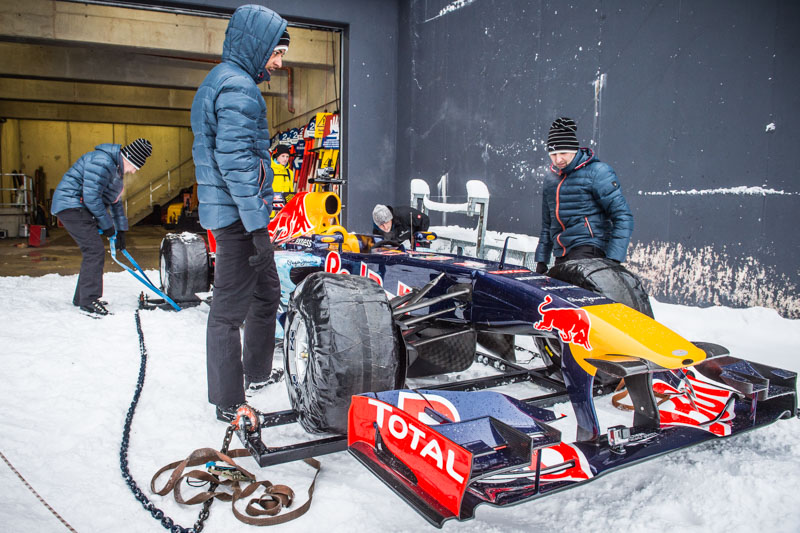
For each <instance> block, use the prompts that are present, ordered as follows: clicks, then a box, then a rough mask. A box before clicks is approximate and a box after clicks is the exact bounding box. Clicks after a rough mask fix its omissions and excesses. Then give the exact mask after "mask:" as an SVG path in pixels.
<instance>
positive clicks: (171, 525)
mask: <svg viewBox="0 0 800 533" xmlns="http://www.w3.org/2000/svg"><path fill="white" fill-rule="evenodd" d="M136 332H137V334H138V335H139V352H140V353H141V364H140V365H139V378H138V380H137V382H136V391H135V392H134V393H133V400H132V401H131V406H130V407H129V408H128V414H127V415H126V416H125V426H124V428H123V430H122V444H121V446H120V449H119V466H120V470H121V471H122V479H124V480H125V483H127V485H128V488H130V489H131V492H132V493H133V496H134V497H135V498H136V499H137V500H138V501H139V503H141V504H142V507H144V509H145V510H146V511H148V512H149V513H150V514H151V515H152V516H153V518H155V519H156V520H158V521H159V522H160V523H161V525H162V526H163V527H164V529H167V530H169V531H170V532H172V533H200V532H201V531H202V530H203V527H204V526H205V521H206V520H207V519H208V517H209V515H210V510H209V509H210V507H211V504H212V503H213V501H214V498H211V499H209V500H206V501H205V502H204V503H203V508H202V509H201V510H200V514H199V515H198V517H197V521H196V522H195V523H194V526H193V527H191V528H185V527H183V526H181V525H179V524H176V523H175V521H174V520H173V519H172V518H170V517H169V516H167V515H165V514H164V511H162V510H161V509H159V508H158V507H156V505H155V504H154V503H153V502H151V501H150V500H149V499H148V497H147V495H145V494H144V492H142V489H140V488H139V486H138V485H137V484H136V481H134V479H133V476H131V473H130V471H129V470H128V447H129V445H130V434H131V423H132V422H133V415H134V412H135V411H136V406H137V405H138V403H139V397H140V396H141V394H142V388H144V377H145V370H146V369H147V347H146V346H145V344H144V332H143V331H142V321H141V319H140V317H139V310H138V309H137V310H136ZM233 429H234V428H233V426H232V425H231V426H228V429H227V430H226V431H225V438H224V439H223V441H222V449H221V451H222V453H224V454H227V453H228V448H229V446H230V443H231V438H232V437H233ZM217 486H218V485H217V484H216V483H212V484H211V486H210V490H211V492H213V491H214V490H215V489H216V488H217Z"/></svg>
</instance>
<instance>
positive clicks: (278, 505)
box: [150, 448, 322, 526]
mask: <svg viewBox="0 0 800 533" xmlns="http://www.w3.org/2000/svg"><path fill="white" fill-rule="evenodd" d="M249 456H250V452H248V451H247V450H245V449H237V450H231V451H229V452H228V454H224V453H222V452H219V451H217V450H214V449H213V448H200V449H197V450H195V451H193V452H192V453H191V454H189V456H188V457H187V458H186V459H184V460H183V461H175V462H173V463H170V464H168V465H166V466H164V467H162V468H160V469H159V470H158V472H156V473H155V475H153V479H151V480H150V490H151V491H152V492H153V493H154V494H158V495H159V496H164V495H166V494H167V493H168V492H170V491H172V492H173V494H174V495H175V501H176V502H178V503H180V504H184V505H196V504H202V503H205V502H206V501H208V500H210V499H212V498H216V499H218V500H221V501H226V502H228V501H229V502H231V509H232V510H233V514H234V516H236V518H237V519H238V520H240V521H241V522H244V523H245V524H250V525H254V526H270V525H275V524H283V523H285V522H289V521H291V520H294V519H295V518H298V517H300V516H302V515H304V514H305V513H306V512H307V511H308V510H309V509H310V508H311V500H312V498H313V495H314V486H315V485H316V483H317V476H319V472H320V469H321V468H322V465H321V463H320V462H319V461H318V460H316V459H313V458H309V459H303V461H304V462H305V463H306V464H307V465H309V466H311V467H312V468H314V469H315V470H316V472H315V473H314V479H313V480H312V482H311V485H310V486H309V488H308V500H307V501H306V502H305V503H304V504H303V505H301V506H300V507H298V508H297V509H293V510H292V511H289V512H286V513H283V514H280V513H281V511H282V510H283V509H284V508H288V507H290V506H291V505H292V502H293V501H294V491H293V490H292V489H291V487H289V486H288V485H273V484H272V483H271V482H270V481H268V480H262V481H253V482H241V481H232V480H230V479H220V478H219V477H217V476H214V475H212V474H210V473H209V472H207V471H205V470H191V471H188V472H185V470H186V469H187V468H190V467H193V466H198V465H205V464H206V463H207V462H209V461H222V462H225V463H226V464H228V465H229V466H231V467H232V468H234V469H235V470H238V471H239V472H241V473H242V474H243V475H244V476H246V477H247V478H249V479H255V476H254V475H253V474H251V473H250V472H248V471H247V470H245V469H244V468H242V467H241V466H239V465H237V464H236V462H235V461H234V460H233V459H234V458H237V457H249ZM170 470H172V473H171V474H170V476H169V479H168V480H167V482H166V483H165V484H164V486H163V487H161V488H160V489H157V488H156V480H157V479H158V478H159V477H160V476H161V475H162V474H164V473H165V472H168V471H170ZM184 479H186V480H190V479H191V480H196V481H201V482H208V483H213V484H216V485H217V489H215V490H214V491H203V492H199V493H197V494H195V495H194V496H192V497H191V498H189V499H185V498H184V497H183V495H182V494H181V486H182V485H183V483H182V481H183V480H184ZM242 487H243V488H242ZM259 488H263V489H264V492H263V493H262V494H261V495H259V496H256V497H253V498H251V499H250V500H249V501H248V503H247V505H246V506H245V512H244V513H242V512H241V511H240V510H239V509H237V508H236V503H237V502H239V501H242V500H246V499H247V498H249V497H250V496H252V495H253V494H254V493H255V492H256V491H257V490H258V489H259ZM219 489H223V490H219Z"/></svg>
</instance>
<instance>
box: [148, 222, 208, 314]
mask: <svg viewBox="0 0 800 533" xmlns="http://www.w3.org/2000/svg"><path fill="white" fill-rule="evenodd" d="M159 275H160V278H161V289H162V290H163V291H164V293H165V294H166V295H167V296H169V297H170V298H172V299H173V300H175V301H176V302H188V301H192V300H197V296H196V293H198V292H207V291H208V290H209V289H210V288H211V285H210V281H209V267H208V251H207V249H206V243H205V241H204V240H203V238H202V237H201V236H199V235H197V234H196V233H188V232H186V233H180V234H178V233H168V234H167V235H166V236H165V237H164V239H163V240H162V241H161V248H160V252H159Z"/></svg>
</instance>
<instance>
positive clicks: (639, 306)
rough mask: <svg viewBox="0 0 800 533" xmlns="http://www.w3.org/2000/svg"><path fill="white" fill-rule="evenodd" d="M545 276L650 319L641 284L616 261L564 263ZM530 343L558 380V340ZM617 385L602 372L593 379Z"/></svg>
mask: <svg viewBox="0 0 800 533" xmlns="http://www.w3.org/2000/svg"><path fill="white" fill-rule="evenodd" d="M547 275H548V276H550V277H551V278H556V279H559V280H561V281H566V282H567V283H571V284H573V285H577V286H578V287H582V288H584V289H586V290H589V291H592V292H594V293H597V294H600V295H602V296H605V297H606V298H610V299H612V300H615V301H617V302H619V303H622V304H625V305H627V306H628V307H631V308H633V309H636V310H637V311H639V312H640V313H643V314H645V315H647V316H649V317H650V318H653V308H652V307H651V306H650V298H649V297H648V296H647V291H645V290H644V287H643V285H642V281H641V280H640V279H639V277H638V276H637V275H636V274H634V273H633V272H631V271H629V270H628V269H627V268H625V267H624V266H622V265H620V264H619V263H617V262H616V261H612V260H610V259H604V258H592V259H576V260H574V261H565V262H563V263H561V264H559V265H556V266H554V267H553V268H551V269H550V270H549V271H548V272H547ZM534 342H535V343H536V347H537V348H538V349H539V353H540V354H542V356H543V357H545V358H549V359H550V360H551V361H552V363H553V365H552V366H551V369H552V373H553V374H554V375H556V376H560V369H561V344H560V343H559V342H558V340H557V339H550V338H544V337H536V338H534ZM618 382H619V378H616V377H613V376H610V375H608V374H604V373H603V372H598V373H597V375H596V376H595V383H597V384H600V385H604V386H612V385H616V384H617V383H618Z"/></svg>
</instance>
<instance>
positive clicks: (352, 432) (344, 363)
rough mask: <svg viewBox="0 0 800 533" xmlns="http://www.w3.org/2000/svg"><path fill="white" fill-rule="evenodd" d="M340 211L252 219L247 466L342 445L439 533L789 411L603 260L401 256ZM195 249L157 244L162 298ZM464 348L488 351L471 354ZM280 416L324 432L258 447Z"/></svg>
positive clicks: (188, 282) (316, 196) (767, 378)
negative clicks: (261, 400) (275, 310)
mask: <svg viewBox="0 0 800 533" xmlns="http://www.w3.org/2000/svg"><path fill="white" fill-rule="evenodd" d="M340 207H341V203H340V200H339V198H338V196H336V195H335V194H333V193H330V192H319V193H299V194H297V195H296V196H295V197H294V198H293V199H292V200H290V201H289V202H288V203H287V204H286V206H285V207H284V208H283V209H282V210H281V211H280V212H279V213H278V214H277V215H276V216H275V218H274V219H273V220H272V221H271V223H270V225H269V231H270V235H271V236H272V239H273V241H274V242H275V243H276V244H278V245H280V246H281V248H279V249H278V250H276V253H275V259H276V264H277V266H278V272H279V275H280V278H281V290H282V294H283V302H284V306H285V309H284V310H285V312H284V313H283V314H282V325H283V327H284V368H285V370H286V376H287V377H286V384H287V389H288V393H289V398H290V402H291V406H292V409H291V410H290V411H283V412H278V413H268V414H266V415H264V416H263V417H262V419H261V420H260V422H259V423H258V424H252V425H250V426H247V425H246V424H243V425H241V426H240V427H239V428H238V430H237V434H238V435H239V438H240V439H241V440H242V442H243V443H244V444H245V446H246V447H247V448H248V449H249V450H250V451H251V453H252V454H253V456H254V457H255V458H256V460H257V461H258V463H259V464H260V465H261V466H266V465H269V464H276V463H280V462H285V461H290V460H295V459H300V458H303V457H310V456H312V455H320V454H322V453H328V452H333V451H339V450H343V449H345V447H347V449H349V451H350V453H352V454H353V455H354V456H355V457H356V458H358V460H359V461H361V462H362V463H363V464H364V465H365V466H367V467H368V468H369V469H370V470H371V471H372V472H373V473H375V474H376V475H377V476H378V477H379V478H380V479H382V480H383V481H384V482H385V483H386V484H387V485H389V486H390V487H391V488H392V489H393V490H394V491H395V492H397V494H399V495H400V496H401V497H402V498H403V499H404V500H405V501H407V502H408V503H409V504H410V505H412V506H413V507H414V508H415V509H416V510H417V511H418V512H420V514H421V515H422V516H424V517H425V518H426V519H427V520H429V521H430V522H431V523H432V524H434V525H436V526H439V527H441V525H442V524H443V523H444V521H446V520H448V519H450V518H458V519H461V520H463V519H468V518H471V517H472V516H473V515H474V509H475V507H476V506H477V505H479V504H480V503H490V504H493V505H501V506H502V505H510V504H515V503H519V502H522V501H526V500H529V499H533V498H537V497H540V496H544V495H547V494H550V493H552V492H554V491H557V490H562V489H566V488H569V487H572V486H575V485H576V484H578V483H582V482H586V481H589V480H592V479H594V478H596V477H598V476H600V475H602V474H604V473H607V472H610V471H613V470H615V469H617V468H621V467H623V466H628V465H631V464H634V463H637V462H639V461H642V460H645V459H649V458H652V457H656V456H659V455H662V454H665V453H669V452H672V451H675V450H678V449H681V448H685V447H687V446H690V445H693V444H697V443H700V442H703V441H707V440H711V439H716V438H722V437H728V436H731V435H735V434H738V433H741V432H744V431H748V430H751V429H755V428H758V427H761V426H764V425H767V424H770V423H772V422H775V421H776V420H779V419H782V418H789V417H792V416H796V415H797V398H796V381H797V376H796V374H795V373H794V372H789V371H785V370H781V369H777V368H772V367H768V366H765V365H761V364H758V363H754V362H749V361H745V360H742V359H738V358H735V357H731V356H730V355H729V354H728V352H727V350H725V349H724V348H723V347H721V346H718V345H715V344H711V343H703V342H690V341H688V340H686V339H684V338H682V337H681V336H679V335H677V334H676V333H675V332H673V331H671V330H669V329H668V328H666V327H665V326H663V325H661V324H660V323H658V322H657V321H655V320H654V319H653V318H652V311H651V310H650V306H649V301H648V299H647V296H646V294H645V293H644V291H643V290H642V288H641V284H640V283H639V282H638V279H637V278H636V277H635V276H633V275H632V274H631V273H630V272H628V271H627V270H625V269H624V268H623V267H621V266H620V265H617V264H616V263H613V262H610V261H605V260H582V261H576V262H574V263H575V264H574V265H573V266H572V267H573V271H572V274H571V276H572V277H571V278H570V281H572V283H566V282H564V281H559V280H556V279H554V278H551V277H548V276H543V275H538V274H536V273H534V272H531V271H530V270H528V269H527V268H522V267H518V266H509V265H506V264H505V261H504V258H503V257H501V258H500V260H499V261H487V260H481V259H475V258H467V257H462V256H455V255H450V254H442V253H438V252H433V251H430V250H428V249H425V248H420V247H418V246H416V242H415V241H416V240H421V241H423V242H424V241H426V240H428V239H431V238H434V236H433V235H432V234H419V235H416V236H415V239H414V241H412V244H411V247H410V249H408V250H407V249H405V248H404V247H403V246H401V245H400V244H399V243H392V242H385V241H384V242H379V241H376V240H375V238H374V236H372V235H362V234H356V233H350V232H348V231H347V230H345V228H343V227H342V226H341V225H339V221H338V214H339V210H340ZM213 255H214V254H213V243H211V248H207V247H206V244H205V242H204V241H203V240H202V238H201V237H199V236H194V235H189V234H182V235H173V236H168V237H167V238H166V239H165V240H164V243H162V261H161V278H162V279H161V281H162V285H163V287H164V289H165V293H166V294H168V295H169V296H170V297H171V298H173V299H175V300H176V301H178V302H179V303H181V302H185V301H186V300H187V299H190V298H193V297H194V294H195V293H197V292H205V291H207V290H208V289H209V287H210V279H211V278H212V276H211V275H210V273H211V271H212V270H213V264H214V261H213ZM589 289H591V290H589ZM144 303H145V304H146V302H144ZM520 335H527V336H531V337H533V338H534V341H535V343H536V346H537V347H538V348H539V351H540V352H541V358H542V361H543V367H541V368H531V367H523V366H520V365H518V364H517V363H516V359H515V353H516V351H515V336H520ZM479 344H480V345H481V346H483V347H484V348H486V349H488V350H490V351H492V352H493V353H492V354H489V355H487V354H483V353H479V352H477V347H478V345H479ZM476 353H477V359H483V360H484V361H487V360H490V361H492V362H493V364H494V365H495V366H496V367H497V368H499V369H501V371H500V372H498V374H497V375H495V376H490V377H486V378H479V379H473V380H469V381H466V382H463V381H462V382H453V381H452V380H444V382H443V383H439V384H438V385H435V386H426V387H425V390H419V389H417V388H414V387H413V385H414V380H415V379H417V378H421V377H430V376H439V375H443V374H448V373H452V372H461V371H464V370H466V369H467V368H468V367H470V366H471V365H472V364H473V363H474V361H475V360H476ZM451 375H452V374H451ZM623 379H624V385H625V388H626V390H627V393H628V403H629V404H630V405H629V406H628V407H629V409H630V410H631V412H632V415H631V421H630V423H629V424H627V425H625V426H614V427H610V428H608V429H607V430H605V431H604V430H603V427H602V426H601V424H600V421H599V420H598V417H597V413H596V410H595V398H596V395H597V394H598V392H603V393H605V392H608V391H609V390H610V389H609V387H610V386H611V385H615V384H616V383H618V382H619V381H620V380H623ZM519 381H530V382H533V383H535V384H537V385H540V387H539V388H538V389H537V392H536V393H535V395H534V396H533V397H531V398H527V399H524V400H517V399H513V398H511V397H509V396H506V395H504V394H501V393H499V392H495V391H492V390H481V389H491V388H493V387H496V386H498V385H505V384H508V383H512V382H519ZM598 385H600V386H598ZM542 387H544V390H545V392H541V391H542V390H543V389H542ZM560 401H563V402H567V401H569V402H570V403H571V405H572V410H573V412H574V417H575V418H574V427H577V432H576V435H575V437H574V438H573V437H572V436H571V435H570V436H569V438H567V439H562V435H561V432H560V431H558V430H557V429H555V427H556V426H559V425H560V424H559V422H560V421H559V417H558V416H556V415H555V414H554V413H553V412H552V411H550V410H549V409H548V408H547V407H548V406H551V405H553V404H554V403H555V402H560ZM295 421H296V422H299V423H300V424H301V425H302V426H303V428H304V429H305V430H306V431H308V432H309V433H323V434H326V435H323V436H321V437H319V438H317V439H314V440H310V441H309V442H307V443H302V444H297V445H291V446H286V447H268V446H266V445H265V444H264V442H263V441H262V439H261V431H262V429H263V428H268V427H269V426H272V425H278V424H284V423H289V422H295ZM345 435H346V437H345Z"/></svg>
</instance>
